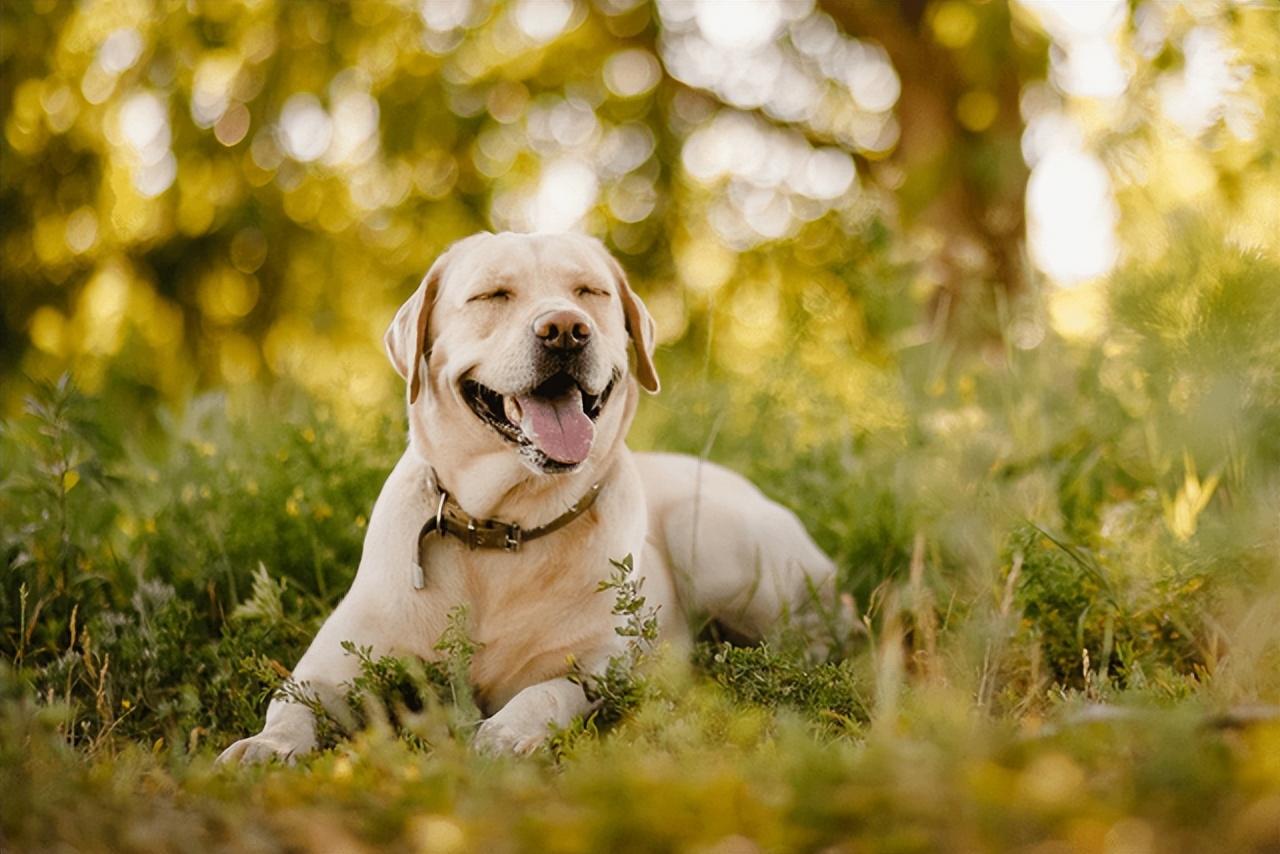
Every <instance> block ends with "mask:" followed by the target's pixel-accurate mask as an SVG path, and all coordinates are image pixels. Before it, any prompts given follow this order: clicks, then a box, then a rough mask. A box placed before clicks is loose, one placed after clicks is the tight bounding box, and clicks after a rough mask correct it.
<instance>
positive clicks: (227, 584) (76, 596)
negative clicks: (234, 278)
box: [0, 236, 1280, 852]
mask: <svg viewBox="0 0 1280 854" xmlns="http://www.w3.org/2000/svg"><path fill="white" fill-rule="evenodd" d="M1186 246H1187V248H1186V249H1185V250H1184V251H1183V252H1182V254H1180V255H1177V256H1176V257H1172V258H1170V259H1168V260H1167V262H1166V264H1167V266H1166V267H1161V268H1159V269H1130V270H1126V271H1122V272H1121V273H1119V274H1117V276H1116V278H1115V280H1114V281H1113V282H1111V284H1110V288H1109V298H1108V299H1109V305H1108V310H1109V314H1108V316H1109V321H1108V326H1107V328H1106V329H1105V330H1104V332H1103V334H1102V335H1101V336H1100V337H1099V338H1097V339H1094V340H1089V341H1065V340H1062V339H1059V338H1057V337H1056V336H1055V335H1053V334H1052V333H1051V332H1050V333H1048V334H1047V336H1046V338H1045V340H1044V341H1043V343H1041V344H1040V345H1039V346H1038V347H1036V348H1034V349H1032V350H1028V351H1022V350H1018V349H1017V348H1014V347H1008V348H1006V349H1005V350H1004V351H1003V352H1002V353H1001V354H1000V357H999V358H997V359H991V358H985V357H983V355H982V354H981V353H977V352H974V353H969V352H966V351H962V350H957V349H956V348H953V347H950V346H948V345H947V344H945V343H944V342H942V343H940V342H935V343H931V344H923V345H905V346H903V347H900V348H898V349H897V350H892V352H891V351H890V350H886V351H884V352H882V353H881V354H880V355H873V354H872V355H869V354H867V353H863V354H862V355H858V354H856V353H855V354H854V355H852V356H851V357H850V358H851V359H852V360H853V361H850V362H849V364H848V365H839V366H837V367H836V368H834V369H827V370H826V371H819V372H815V371H814V370H813V369H812V366H811V365H808V364H807V363H806V362H805V358H806V356H805V353H806V352H807V351H806V349H805V347H804V346H802V345H800V346H796V347H794V348H792V349H791V350H789V351H788V352H787V354H784V355H782V356H780V357H779V358H778V359H777V360H776V361H775V362H774V363H772V364H771V365H770V366H768V367H766V368H764V369H761V370H759V371H755V372H754V373H753V374H752V376H751V377H750V378H744V377H742V376H735V375H734V373H733V371H732V369H731V367H732V366H729V367H720V366H719V363H718V362H716V361H715V360H712V361H711V362H708V361H706V360H700V359H698V358H693V357H690V358H680V357H679V356H680V352H683V351H678V352H675V353H669V354H666V355H667V358H666V359H665V361H664V363H663V364H662V365H661V367H663V368H664V369H665V370H664V385H665V386H666V388H667V391H665V392H664V394H663V395H662V396H661V397H659V398H656V399H654V400H652V401H649V402H647V403H646V404H645V405H644V407H643V409H642V413H641V417H640V420H639V421H638V422H637V425H636V427H635V428H634V430H633V433H632V436H633V445H638V446H642V447H644V446H660V447H664V448H668V449H674V450H683V451H687V452H693V453H703V452H706V453H709V455H710V456H712V457H713V458H715V459H718V460H720V461H723V462H725V463H727V464H729V465H731V466H733V467H734V468H737V469H738V470H740V471H742V472H744V473H745V474H748V475H749V476H751V477H752V478H753V479H754V480H756V482H758V483H760V484H761V485H762V487H763V488H764V489H765V490H766V492H768V493H769V494H771V495H773V496H775V497H776V498H778V499H779V500H781V501H783V502H784V503H787V504H789V505H790V506H792V507H794V508H796V509H797V510H798V512H800V514H801V516H802V517H803V518H804V519H805V522H806V524H807V525H808V526H809V528H810V530H811V531H812V532H813V533H814V535H815V537H816V538H817V539H818V540H819V542H820V543H821V545H822V546H823V547H824V548H825V549H826V550H827V551H828V552H829V553H830V554H832V555H833V556H834V557H835V558H836V560H837V563H838V564H839V566H840V568H841V580H840V583H841V589H842V590H843V591H845V592H846V593H847V594H848V595H849V596H850V597H852V599H853V601H854V602H855V604H856V608H857V613H858V614H859V615H860V617H861V618H862V623H863V625H862V629H863V631H860V632H855V633H847V634H845V635H842V636H841V637H840V638H839V642H838V643H835V644H833V645H832V653H831V656H830V658H829V659H826V660H821V661H817V660H812V659H810V658H806V656H805V653H804V652H803V650H804V646H805V645H804V643H803V642H802V640H803V639H800V638H796V637H794V636H790V635H788V634H787V633H786V632H782V633H780V634H779V636H778V637H775V638H773V639H771V640H770V641H769V642H768V643H767V644H764V645H761V646H757V647H734V646H731V645H728V644H725V643H722V642H720V641H718V640H717V639H716V638H715V637H714V636H713V635H712V634H708V635H707V636H705V637H704V639H703V640H702V641H701V642H700V643H699V644H698V646H697V647H696V649H695V651H694V655H693V656H692V660H691V661H684V660H678V659H675V658H673V657H672V656H670V655H669V654H666V653H665V652H664V651H663V650H662V649H661V648H657V649H651V648H650V645H649V644H648V643H647V641H648V639H649V634H650V633H649V632H648V630H647V629H646V624H645V611H644V607H643V603H640V602H638V601H637V597H638V595H642V591H639V592H637V591H635V590H634V589H633V588H632V587H630V586H628V585H627V583H626V580H625V575H624V574H623V575H619V576H617V577H615V579H614V583H613V584H612V585H611V586H610V588H609V589H608V590H605V591H602V593H601V595H613V596H615V597H616V598H617V599H618V603H619V607H620V608H622V609H624V612H625V613H626V614H628V615H629V616H630V617H631V620H632V627H633V630H634V632H633V634H634V639H635V641H636V648H635V649H634V650H633V654H632V655H630V656H628V657H626V658H625V660H620V661H619V662H618V663H617V666H616V667H615V668H613V669H611V671H610V673H609V674H608V675H607V677H606V678H605V679H602V680H599V681H598V682H597V683H595V684H592V685H590V686H589V688H590V690H592V691H593V692H594V693H595V694H596V695H597V696H599V697H600V698H601V700H602V707H601V709H600V711H599V712H598V713H597V714H596V715H594V716H592V717H591V718H590V719H588V720H584V721H582V722H580V724H579V725H576V726H574V727H572V728H570V729H569V730H566V731H563V732H560V733H557V734H556V735H555V737H554V738H553V739H552V740H551V743H550V746H549V747H548V748H547V749H546V750H545V751H543V752H541V753H540V754H538V755H537V756H535V757H532V758H530V759H526V760H514V759H505V758H487V757H482V756H478V755H476V754H475V753H473V752H472V751H471V750H470V749H469V746H468V740H469V738H470V735H471V733H472V732H473V731H474V727H475V724H476V717H477V713H476V711H475V709H474V706H473V705H471V704H470V701H469V697H468V696H467V691H466V685H465V678H464V677H465V672H466V657H467V654H468V641H467V639H466V635H465V620H464V615H458V619H457V623H456V626H455V629H456V631H455V632H453V633H452V634H451V636H450V638H449V639H448V653H449V655H448V659H449V664H448V666H444V667H437V668H427V667H423V666H421V665H420V664H419V663H417V662H401V661H394V660H387V659H383V660H375V659H372V658H369V657H368V656H367V655H365V658H364V666H363V673H362V676H361V677H360V679H359V680H358V681H357V684H356V685H355V686H353V687H354V688H355V689H356V690H355V692H354V693H353V699H352V713H353V714H352V716H351V718H350V719H349V720H345V721H333V722H332V724H333V727H332V729H331V731H330V732H329V734H328V738H327V740H326V744H327V745H328V747H327V749H326V750H324V751H322V752H321V753H319V754H318V755H316V756H315V757H313V758H309V759H307V760H305V761H304V762H302V763H300V764H299V765H297V766H294V767H284V766H268V767H262V768H252V769H241V770H234V769H224V768H215V767H214V766H213V762H212V760H213V757H214V756H215V755H216V753H217V751H218V750H219V749H221V748H222V747H224V746H226V745H227V744H228V743H230V742H231V741H232V740H234V739H235V738H238V737H240V736H242V735H245V734H247V733H251V732H254V731H256V730H257V729H258V728H259V727H260V725H261V720H262V714H263V711H264V709H265V705H266V701H267V699H268V698H269V696H270V695H271V694H272V692H274V691H276V690H278V689H279V688H280V686H281V684H282V682H283V680H284V677H285V676H286V675H287V672H288V671H287V668H288V667H290V666H291V665H292V664H293V662H294V661H296V659H297V658H298V656H299V655H300V653H301V651H302V650H303V649H304V648H305V646H306V644H307V642H308V641H309V640H310V638H311V637H312V635H313V634H314V632H315V630H316V629H317V627H318V626H319V624H320V622H321V621H322V619H323V618H324V616H325V615H326V614H327V612H328V611H329V610H330V609H331V608H332V606H333V605H334V604H335V603H336V601H337V600H338V598H340V596H341V595H342V593H343V592H344V589H345V587H346V585H347V584H348V582H349V579H350V575H351V572H352V571H353V568H354V566H355V564H356V561H357V557H358V554H359V549H360V545H361V541H362V538H363V533H364V526H365V524H366V523H367V514H368V512H369V509H370V507H371V506H372V502H373V498H374V496H375V495H376V493H377V490H378V488H379V487H380V485H381V482H382V479H383V478H384V477H385V474H386V472H387V471H388V470H389V469H390V467H391V465H392V463H393V462H394V460H395V458H396V456H397V455H398V453H399V451H400V448H401V445H402V440H403V420H402V418H401V417H400V416H399V414H398V413H396V412H395V410H396V407H395V405H393V404H391V403H389V404H388V407H387V408H386V413H388V414H386V415H363V416H360V417H350V416H349V414H346V413H343V412H342V411H340V410H333V409H331V408H330V407H329V406H328V405H326V404H325V403H324V402H322V401H317V400H313V399H309V398H307V397H306V396H305V395H303V394H302V393H300V392H298V391H297V390H294V389H289V388H286V387H283V386H274V387H269V388H252V389H240V390H238V391H236V392H235V393H227V394H217V393H215V394H207V395H205V396H203V397H199V398H196V399H194V400H192V401H190V402H188V403H187V404H186V405H185V406H182V407H180V408H175V409H172V410H170V409H166V408H159V409H145V410H144V411H142V412H141V415H140V414H139V410H138V409H137V408H136V407H131V406H129V405H127V403H126V401H128V400H130V399H131V397H130V395H131V392H130V390H129V389H128V388H126V387H123V386H122V385H121V384H119V383H117V384H114V385H113V384H111V383H108V385H107V387H106V389H105V390H104V391H102V392H100V393H97V394H94V395H86V394H84V393H81V392H79V391H77V389H76V387H75V384H74V383H72V382H68V381H63V382H60V383H51V384H34V385H33V389H32V395H31V400H30V401H29V404H28V407H27V411H26V412H25V413H24V414H23V415H22V416H20V417H16V418H13V419H11V420H9V421H8V422H6V424H5V427H4V431H3V434H2V435H0V468H2V470H3V472H4V476H3V481H0V524H2V526H0V558H2V559H3V562H4V570H3V572H4V574H3V580H2V581H0V654H2V662H3V663H0V791H3V792H4V796H3V798H0V847H3V848H4V849H5V850H20V851H44V850H59V849H61V850H85V851H98V850H102V851H122V850H128V851H169V850H199V851H205V850H214V849H227V850H236V851H242V850H261V851H276V850H317V851H333V850H364V849H371V848H388V849H391V850H428V851H491V850H539V851H542V850H550V851H600V850H635V851H650V850H690V851H693V850H708V851H725V852H728V851H739V850H741V851H749V850H756V849H757V848H759V849H764V850H778V851H791V850H820V849H824V848H831V847H834V850H841V851H939V850H941V851H972V850H993V851H1028V852H1030V851H1036V852H1053V851H1098V852H1165V851H1206V850H1213V851H1275V850H1278V849H1280V720H1277V718H1276V717H1275V714H1274V708H1275V706H1276V704H1277V703H1280V531H1278V528H1280V466H1278V465H1277V463H1280V341H1278V340H1277V337H1276V336H1275V335H1274V334H1273V333H1274V330H1275V329H1277V328H1280V291H1277V289H1276V288H1275V282H1276V281H1280V277H1278V276H1277V273H1276V270H1275V269H1274V267H1273V266H1271V265H1270V264H1269V263H1268V262H1266V261H1265V260H1263V259H1260V258H1257V257H1254V256H1250V255H1247V254H1242V253H1239V252H1236V251H1234V250H1231V249H1228V248H1224V247H1222V246H1221V245H1219V244H1215V245H1213V246H1208V245H1206V244H1204V243H1203V242H1202V243H1199V244H1197V243H1196V240H1195V239H1194V236H1193V238H1189V239H1188V241H1186ZM863 298H864V299H866V300H868V301H870V302H869V307H868V316H869V317H878V316H888V315H890V314H892V312H890V311H888V310H881V309H878V308H877V307H876V303H875V299H876V297H875V295H874V294H864V295H863ZM884 299H890V297H884ZM797 311H798V310H797ZM787 320H788V322H789V323H791V324H792V325H793V326H794V327H795V328H797V329H801V330H804V329H809V328H816V324H817V320H816V319H815V318H806V317H805V316H803V314H802V313H801V314H797V315H796V316H794V317H788V318H787ZM806 324H808V325H806ZM871 332H872V333H874V334H875V335H877V336H879V337H878V339H877V340H890V339H891V338H892V333H893V332H894V330H893V329H879V330H876V329H872V330H871ZM692 337H694V338H696V335H695V336H692ZM704 343H705V342H700V341H697V340H692V341H690V342H687V343H686V344H685V345H682V346H685V347H686V348H687V349H688V354H693V353H697V352H701V350H700V348H702V347H703V345H704ZM823 346H826V345H823ZM890 352H891V355H885V353H890ZM688 354H686V355H688ZM797 377H805V378H806V379H805V380H804V381H803V382H800V381H797V379H796V378H797ZM810 378H812V379H810ZM851 400H852V401H853V402H852V403H851ZM352 652H353V654H360V651H359V650H352Z"/></svg>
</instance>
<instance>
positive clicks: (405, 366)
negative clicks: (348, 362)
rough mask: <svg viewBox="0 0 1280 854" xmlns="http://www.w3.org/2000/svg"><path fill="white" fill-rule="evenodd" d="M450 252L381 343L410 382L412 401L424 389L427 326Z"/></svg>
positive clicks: (393, 322)
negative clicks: (423, 370)
mask: <svg viewBox="0 0 1280 854" xmlns="http://www.w3.org/2000/svg"><path fill="white" fill-rule="evenodd" d="M448 256H449V253H448V252H446V253H445V254H443V255H441V256H440V257H439V258H437V259H436V262H435V263H434V264H432V265H431V269H430V270H428V271H427V275H426V276H424V277H423V279H422V284H420V285H418V289H417V290H416V291H414V292H413V296H411V297H409V299H408V301H407V302H405V304H404V305H402V306H400V310H399V311H397V312H396V316H395V319H393V320H392V321H391V325H390V326H388V327H387V334H386V335H385V336H384V337H383V339H382V342H383V344H385V345H386V348H387V356H389V357H390V359H391V364H392V365H393V366H395V369H396V373H398V374H399V375H400V376H401V377H402V378H403V379H404V380H405V381H406V382H408V383H409V403H411V404H412V403H413V402H414V401H416V400H417V399H418V392H419V391H421V390H422V361H423V357H424V356H426V354H427V350H428V347H427V327H428V326H429V325H430V323H431V308H432V306H433V305H435V301H436V295H437V293H439V290H440V278H441V277H442V276H443V275H444V266H445V259H446V258H448Z"/></svg>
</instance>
